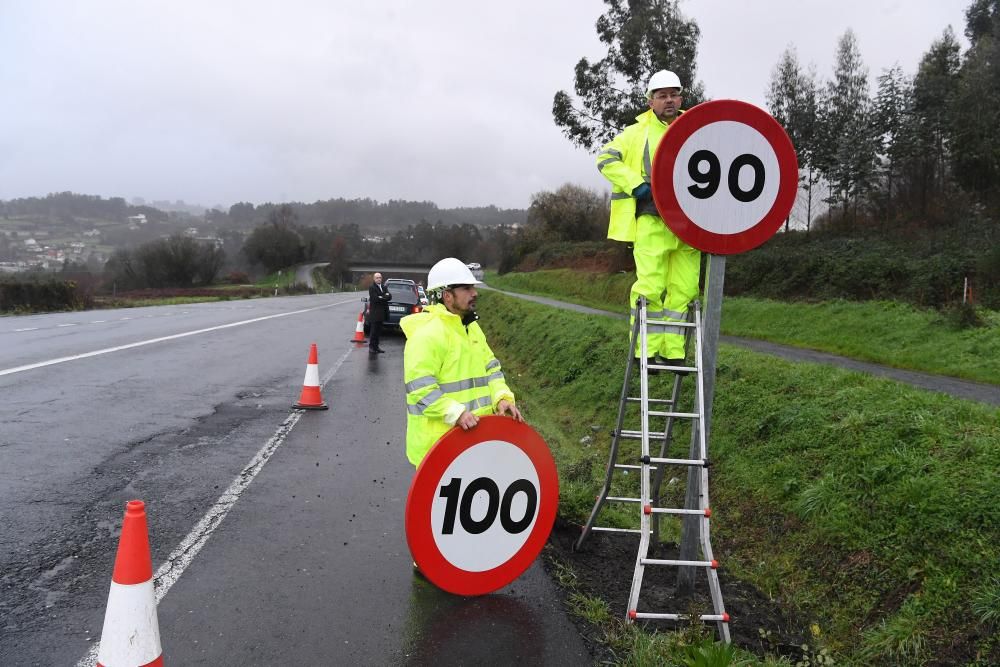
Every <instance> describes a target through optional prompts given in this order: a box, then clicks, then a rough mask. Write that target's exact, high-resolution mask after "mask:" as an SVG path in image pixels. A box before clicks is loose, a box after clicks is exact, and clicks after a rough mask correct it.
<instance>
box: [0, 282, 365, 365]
mask: <svg viewBox="0 0 1000 667" xmlns="http://www.w3.org/2000/svg"><path fill="white" fill-rule="evenodd" d="M352 301H354V299H350V300H347V301H337V302H336V303H330V304H327V305H325V306H316V307H314V308H303V309H302V310H293V311H290V312H287V313H278V314H276V315H265V316H264V317H255V318H253V319H251V320H242V321H240V322H232V323H230V324H220V325H219V326H216V327H208V328H207V329H198V330H196V331H185V332H184V333H179V334H173V335H171V336H160V337H159V338H151V339H149V340H141V341H139V342H137V343H129V344H128V345H118V346H117V347H106V348H104V349H103V350H94V351H93V352H84V353H83V354H74V355H72V356H70V357H59V358H58V359H50V360H48V361H39V362H38V363H36V364H25V365H24V366H15V367H13V368H4V369H0V376H4V375H12V374H14V373H21V372H23V371H30V370H34V369H36V368H43V367H45V366H52V365H54V364H62V363H65V362H67V361H76V360H77V359H86V358H87V357H96V356H98V355H101V354H109V353H111V352H120V351H122V350H129V349H131V348H133V347H142V346H143V345H152V344H153V343H162V342H164V341H168V340H174V339H176V338H185V337H187V336H196V335H198V334H203V333H208V332H210V331H218V330H220V329H229V328H231V327H240V326H243V325H244V324H252V323H254V322H262V321H264V320H271V319H274V318H276V317H287V316H288V315H299V314H301V313H308V312H310V311H313V310H322V309H323V308H332V307H333V306H339V305H341V304H344V303H351V302H352ZM36 328H37V327H36ZM26 331H31V329H26Z"/></svg>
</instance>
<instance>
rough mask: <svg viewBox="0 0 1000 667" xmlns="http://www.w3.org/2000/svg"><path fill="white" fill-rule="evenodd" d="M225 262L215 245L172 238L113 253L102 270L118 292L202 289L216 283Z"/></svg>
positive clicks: (222, 253) (177, 235)
mask: <svg viewBox="0 0 1000 667" xmlns="http://www.w3.org/2000/svg"><path fill="white" fill-rule="evenodd" d="M225 258H226V256H225V253H224V252H223V251H222V249H221V248H218V247H217V246H216V245H215V244H214V243H202V242H199V241H195V240H194V239H192V238H190V237H188V236H183V235H181V234H174V235H173V236H170V237H169V238H165V239H157V240H155V241H149V242H148V243H143V244H142V245H140V246H139V247H137V248H135V249H125V248H122V249H119V250H116V251H115V252H114V254H113V255H112V256H111V259H109V260H108V263H107V265H106V266H105V269H104V270H105V273H106V274H107V275H108V277H109V281H112V282H114V284H115V285H116V287H117V289H143V288H147V287H153V288H157V287H191V286H203V285H210V284H212V283H213V282H214V281H215V278H216V276H217V275H218V274H219V271H221V270H222V266H223V264H224V263H225Z"/></svg>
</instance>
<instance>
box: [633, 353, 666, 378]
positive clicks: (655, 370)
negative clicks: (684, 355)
mask: <svg viewBox="0 0 1000 667" xmlns="http://www.w3.org/2000/svg"><path fill="white" fill-rule="evenodd" d="M658 363H660V362H658V361H657V360H656V357H647V358H646V368H647V369H648V372H649V374H650V375H659V374H660V373H662V372H663V371H661V370H660V369H659V368H652V365H653V364H658ZM639 364H640V361H639V359H636V360H635V370H636V371H637V372H638V371H639V369H640V368H641V366H640V365H639Z"/></svg>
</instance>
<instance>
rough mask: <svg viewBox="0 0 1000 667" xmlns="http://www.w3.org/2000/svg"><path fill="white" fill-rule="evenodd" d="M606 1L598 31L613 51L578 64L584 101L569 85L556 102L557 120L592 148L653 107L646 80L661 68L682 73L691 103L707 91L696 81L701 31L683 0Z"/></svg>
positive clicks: (576, 81)
mask: <svg viewBox="0 0 1000 667" xmlns="http://www.w3.org/2000/svg"><path fill="white" fill-rule="evenodd" d="M604 2H605V4H606V5H607V6H608V9H607V11H606V12H605V13H604V14H602V15H601V17H600V18H599V19H597V36H598V38H599V39H600V40H601V43H602V44H604V45H605V46H606V47H607V49H608V51H607V55H606V56H605V57H604V58H602V59H601V60H598V61H597V62H594V63H591V62H590V61H589V60H587V59H586V58H581V59H580V61H579V62H578V63H577V64H576V68H575V76H574V90H575V92H576V95H577V96H578V97H579V104H580V106H576V104H575V101H574V99H573V98H572V97H571V96H570V94H569V93H567V92H566V91H563V90H560V91H559V92H557V93H556V94H555V98H554V99H553V102H552V116H553V118H554V119H555V123H556V125H557V126H559V127H561V128H562V130H563V134H565V135H566V137H567V138H568V139H569V140H570V141H572V142H573V143H574V144H575V145H577V146H580V147H581V148H586V149H588V150H589V149H593V148H596V147H597V146H601V145H603V144H605V143H607V142H608V141H609V140H610V139H611V138H612V137H614V135H616V134H617V133H618V132H620V131H621V130H622V128H624V127H625V126H626V125H630V124H631V123H633V122H634V118H635V116H636V115H637V114H639V113H641V112H642V111H645V110H646V109H647V108H648V104H647V102H646V83H647V82H648V81H649V77H650V76H652V74H653V73H654V72H656V71H657V70H661V69H669V70H671V71H673V72H675V73H676V74H677V76H679V77H680V79H681V83H683V84H684V88H685V91H684V94H685V102H686V106H688V107H690V106H693V105H695V104H697V103H699V102H701V100H702V94H703V93H702V86H701V84H700V83H699V82H696V80H695V79H696V74H695V72H696V65H695V55H696V53H697V51H698V38H699V37H700V34H701V33H700V31H699V30H698V24H697V23H696V22H695V21H694V19H687V18H686V17H685V16H684V15H683V14H682V13H681V11H680V7H679V2H678V1H677V0H629V1H628V2H626V1H625V0H604Z"/></svg>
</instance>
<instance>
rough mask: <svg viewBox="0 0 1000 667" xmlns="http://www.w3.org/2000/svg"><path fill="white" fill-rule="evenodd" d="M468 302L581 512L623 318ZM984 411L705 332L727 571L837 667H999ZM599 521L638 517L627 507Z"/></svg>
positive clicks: (569, 503) (997, 437) (614, 390)
mask: <svg viewBox="0 0 1000 667" xmlns="http://www.w3.org/2000/svg"><path fill="white" fill-rule="evenodd" d="M597 289H600V286H598V287H597ZM479 310H480V313H481V315H482V324H483V326H484V329H485V331H486V333H487V336H488V338H489V340H490V343H491V346H492V347H493V349H494V351H495V352H496V353H497V355H498V357H499V358H500V359H501V360H502V361H503V363H504V372H505V374H506V375H507V378H508V381H509V382H510V384H511V386H512V387H513V389H514V391H515V392H516V393H517V394H518V403H519V405H520V406H521V407H522V410H523V411H524V412H525V415H526V418H527V419H528V421H529V423H531V424H532V425H533V426H534V427H535V428H536V429H538V430H539V432H540V433H541V434H542V435H543V437H544V438H545V439H546V441H547V442H548V443H549V445H550V447H551V448H552V450H553V453H554V455H555V458H556V461H557V464H558V467H559V472H560V484H561V496H562V497H561V501H560V513H561V514H562V516H563V517H565V518H567V519H569V520H571V521H575V522H580V523H582V522H583V521H584V520H585V518H586V515H587V513H588V512H589V510H590V507H591V504H592V502H593V498H594V494H595V493H596V492H597V491H598V490H599V487H600V480H601V479H602V478H603V473H604V465H605V463H606V460H607V452H608V446H609V444H610V443H609V438H608V437H607V436H606V435H604V434H606V433H607V432H608V430H609V429H610V428H611V427H612V426H613V422H614V419H615V415H616V410H617V403H618V398H619V392H620V390H621V381H622V375H623V371H624V366H623V364H624V360H625V354H626V335H627V332H626V325H625V323H624V322H623V321H622V320H614V319H610V318H603V317H595V316H592V315H584V314H579V313H573V312H567V311H562V310H558V309H554V308H549V307H546V306H541V305H537V304H533V303H528V302H524V301H523V300H518V299H513V298H509V297H505V296H503V295H500V294H496V293H488V292H487V293H485V294H483V295H481V297H480V308H479ZM653 380H654V383H655V382H660V385H658V389H659V390H660V392H661V394H663V393H665V392H666V386H665V385H664V384H663V383H664V382H666V381H667V380H664V379H663V378H662V376H661V377H659V378H653ZM654 386H657V385H655V384H654ZM998 418H1000V412H998V411H997V410H995V409H990V408H987V407H984V406H981V405H978V404H974V403H970V402H966V401H961V400H955V399H949V398H947V397H942V396H940V395H938V394H932V393H928V392H923V391H920V390H917V389H911V388H909V387H907V386H904V385H901V384H898V383H894V382H891V381H887V380H882V379H876V378H872V377H869V376H866V375H863V374H859V373H853V372H848V371H843V370H838V369H835V368H831V367H827V366H820V365H814V364H795V363H791V362H785V361H781V360H777V359H774V358H771V357H767V356H764V355H760V354H756V353H754V352H751V351H747V350H744V349H741V348H736V347H733V346H727V345H723V346H721V349H720V354H719V368H718V375H717V385H716V395H715V416H714V424H713V431H712V441H711V444H710V447H711V451H712V458H713V461H714V464H713V467H712V478H711V480H712V481H711V491H712V495H713V501H712V506H713V508H714V510H715V513H714V514H713V521H712V523H713V526H712V529H713V546H714V547H715V550H716V553H717V555H719V556H720V558H721V559H722V560H723V562H724V563H725V567H726V573H727V576H732V577H736V578H739V579H741V580H743V581H746V582H749V583H751V584H753V585H754V586H755V587H757V588H758V589H759V590H760V591H762V592H763V593H764V594H766V595H768V596H770V597H771V598H772V599H774V600H778V601H780V604H781V605H782V607H783V608H784V609H786V610H787V612H788V613H789V614H790V617H791V618H795V619H799V620H800V621H801V627H802V629H803V630H804V634H806V635H807V636H808V635H809V634H811V635H812V636H814V637H818V640H817V641H818V642H819V644H821V645H822V646H823V647H826V648H828V649H830V650H831V651H833V654H834V655H835V657H836V659H837V662H838V664H858V665H870V664H898V665H920V664H983V665H985V664H997V663H1000V634H998V629H1000V612H998V611H997V610H1000V575H998V574H997V566H998V565H1000V503H998V500H1000V484H998V482H1000V419H998ZM679 441H680V442H686V440H684V439H680V440H679ZM610 520H611V521H612V522H615V523H619V524H622V525H629V524H631V525H637V523H638V517H637V516H633V515H632V514H630V513H629V512H628V511H626V510H621V511H619V512H618V513H617V514H614V515H612V516H611V517H610ZM666 533H667V534H670V531H666ZM624 594H625V591H623V595H624ZM811 626H815V627H812V631H811V633H810V628H811ZM661 657H662V659H663V661H664V664H671V663H670V661H671V660H676V659H677V658H676V657H670V656H661ZM626 662H628V661H627V660H626ZM650 664H655V660H654V662H653V663H650Z"/></svg>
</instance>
